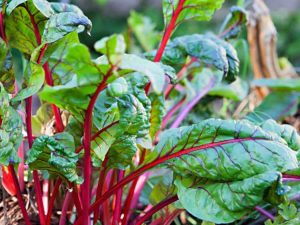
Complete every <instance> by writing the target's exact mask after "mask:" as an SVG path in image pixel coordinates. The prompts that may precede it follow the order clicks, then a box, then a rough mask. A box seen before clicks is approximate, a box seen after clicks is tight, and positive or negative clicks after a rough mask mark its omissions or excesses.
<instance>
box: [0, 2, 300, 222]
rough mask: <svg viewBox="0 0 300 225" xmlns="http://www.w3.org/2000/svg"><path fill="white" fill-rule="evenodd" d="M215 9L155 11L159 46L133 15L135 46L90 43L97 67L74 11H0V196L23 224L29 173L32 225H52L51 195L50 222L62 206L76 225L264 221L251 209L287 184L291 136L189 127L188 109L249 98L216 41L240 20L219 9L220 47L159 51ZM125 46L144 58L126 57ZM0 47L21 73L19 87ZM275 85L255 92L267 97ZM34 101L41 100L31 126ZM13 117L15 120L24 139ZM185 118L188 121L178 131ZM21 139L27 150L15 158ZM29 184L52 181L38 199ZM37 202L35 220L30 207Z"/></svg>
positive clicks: (268, 126) (84, 22) (295, 153)
mask: <svg viewBox="0 0 300 225" xmlns="http://www.w3.org/2000/svg"><path fill="white" fill-rule="evenodd" d="M222 4H223V0H218V1H209V0H174V1H171V0H163V13H164V18H165V19H164V20H165V27H164V31H163V35H162V36H161V40H160V39H159V37H160V34H159V32H157V31H155V26H154V25H153V23H152V22H151V21H150V20H149V19H148V18H146V17H144V16H142V15H139V14H138V13H134V12H133V13H132V14H131V17H130V18H129V20H128V23H129V26H130V28H131V31H132V32H133V34H134V36H135V42H136V43H135V45H134V44H132V39H131V37H130V36H127V35H125V36H124V35H120V34H115V35H111V36H109V37H105V38H103V39H101V40H99V41H97V42H96V43H95V45H94V48H95V51H96V52H97V53H98V57H97V58H93V57H92V56H91V54H90V51H89V49H88V48H87V47H86V46H85V45H83V44H82V43H80V41H79V39H78V33H79V32H82V31H84V30H85V31H87V32H90V29H91V22H90V20H89V19H88V18H87V17H86V16H85V15H84V14H83V13H82V11H81V10H80V9H79V8H78V7H76V6H74V5H70V4H64V3H49V2H47V1H45V0H27V1H26V0H21V1H20V0H11V1H7V2H2V13H1V17H0V25H1V26H0V34H1V38H2V40H1V41H2V42H1V54H0V55H1V58H0V59H1V65H2V68H1V69H2V72H1V79H0V80H1V89H0V94H1V95H0V97H1V98H0V101H1V110H0V116H1V122H0V124H1V130H0V131H1V133H0V134H1V135H0V137H1V142H0V144H1V151H0V163H1V165H2V166H3V168H8V169H9V173H7V174H6V175H5V176H6V178H5V179H6V180H7V179H8V178H11V180H12V182H13V184H14V186H13V188H14V189H15V190H13V191H10V193H13V194H15V195H17V197H18V202H19V205H20V208H21V210H22V213H23V216H24V220H25V223H26V224H27V225H29V224H31V221H30V216H29V215H28V212H27V211H26V208H25V204H24V201H23V199H22V189H21V188H20V184H21V183H22V182H24V180H23V178H22V176H21V175H20V174H21V173H20V174H19V180H18V179H17V175H16V172H15V170H14V169H15V168H14V167H16V166H18V165H19V166H21V165H23V164H24V162H25V164H28V166H29V171H30V172H32V174H33V180H34V191H35V195H36V196H35V199H36V202H37V206H38V210H39V220H40V223H41V224H42V225H48V224H51V219H52V213H53V211H54V203H55V201H56V199H57V197H58V194H59V193H60V192H62V193H61V194H63V195H65V200H64V202H63V205H62V206H61V207H60V208H61V209H62V214H61V216H60V224H63V223H64V222H65V221H66V218H67V209H68V207H69V206H70V205H71V204H73V208H74V209H73V211H74V214H75V217H74V218H71V222H72V223H73V224H75V225H76V224H84V225H87V224H90V223H91V222H92V221H93V224H97V223H101V224H104V225H108V224H122V225H126V224H136V225H141V224H144V223H146V222H147V221H152V223H153V224H171V223H172V222H173V221H174V220H175V219H176V218H177V217H178V215H179V214H180V213H181V212H183V211H187V212H188V213H190V214H191V215H192V216H193V217H195V218H197V219H199V220H202V221H203V224H211V223H231V222H235V221H239V220H241V219H242V218H243V217H246V216H247V215H249V214H250V213H251V212H253V211H255V210H257V211H259V212H261V213H263V214H265V215H269V216H270V214H268V212H266V211H265V210H264V209H263V208H261V207H260V206H259V205H265V204H271V205H275V206H277V205H279V204H281V203H282V202H286V200H287V197H286V194H287V192H288V190H289V188H288V186H287V185H286V184H285V182H291V181H293V182H299V180H300V174H299V161H298V160H299V147H300V137H299V136H298V134H297V132H296V130H295V129H294V128H293V127H291V126H288V125H279V124H277V123H276V122H275V121H274V120H271V119H270V120H263V121H260V120H256V119H255V118H253V117H248V118H250V119H248V120H247V118H245V119H242V120H232V119H231V118H226V119H213V118H210V119H206V120H204V119H202V118H201V117H200V116H199V117H200V119H199V118H198V117H197V115H195V112H197V110H199V109H195V107H196V106H198V107H199V102H200V100H205V101H206V103H207V104H208V105H209V104H211V103H213V102H214V101H212V99H213V100H215V99H216V98H217V97H216V96H218V97H219V98H221V97H225V98H228V99H230V100H231V101H237V100H242V99H243V98H245V97H246V96H247V91H248V89H249V87H248V84H247V82H246V81H245V79H242V78H239V77H238V75H239V71H240V69H239V68H240V61H239V59H238V54H237V52H236V50H235V48H234V47H233V45H232V44H231V43H230V42H229V41H228V40H230V39H233V38H235V37H237V35H238V33H239V31H240V30H241V26H242V25H243V24H244V23H245V22H246V21H247V12H246V11H245V10H243V9H242V8H234V9H232V11H231V13H230V17H228V19H227V20H226V23H224V25H223V30H222V32H221V33H220V34H219V35H215V34H212V33H209V34H193V35H184V36H179V37H177V38H174V39H171V36H172V35H173V33H174V31H175V30H176V28H178V27H179V25H180V24H182V23H183V22H185V21H186V20H197V21H205V20H210V19H211V17H212V15H213V14H214V12H215V11H216V10H217V9H219V8H221V6H222ZM137 43H139V44H140V45H141V47H142V49H143V50H144V51H147V52H146V53H144V54H140V55H137V54H128V53H127V48H129V47H131V48H138V47H137V45H136V44H137ZM157 45H158V48H157V49H156V50H153V48H155V46H157ZM12 49H14V51H16V50H17V51H18V52H19V53H20V54H21V55H22V60H23V62H24V67H23V70H22V77H19V78H18V77H16V75H15V72H14V69H15V65H14V63H13V60H12V58H11V51H12ZM139 52H142V51H141V50H139ZM15 80H17V82H15ZM258 82H263V81H258ZM276 82H277V81H268V82H267V83H268V85H269V86H272V87H274V86H276V87H278V85H277V83H276ZM16 83H20V84H22V85H21V86H18V85H16ZM274 83H275V84H274ZM291 83H292V84H290V82H287V83H286V82H281V83H280V85H281V86H282V87H281V88H284V89H286V88H288V89H291V90H292V91H297V90H298V89H297V88H298V87H297V83H295V82H291ZM256 85H259V83H256ZM263 85H265V83H264V84H263ZM33 96H36V97H38V98H39V100H40V101H41V106H40V108H39V109H38V111H37V113H36V115H33V113H32V98H33ZM224 102H225V101H224ZM223 107H224V109H223V110H222V114H223V115H224V114H226V112H225V111H226V109H227V106H226V105H223ZM228 107H229V106H228ZM17 110H19V111H24V112H25V115H26V116H25V120H24V121H23V122H24V124H25V126H24V129H25V130H26V135H23V133H22V122H21V121H22V119H21V117H20V116H19V114H18V111H17ZM193 110H195V111H193ZM200 110H203V111H204V110H205V108H204V109H200ZM165 112H166V113H165ZM191 114H192V115H193V116H195V117H197V118H198V119H199V120H201V122H199V123H196V124H189V118H188V116H189V115H191ZM207 114H208V116H205V117H212V116H211V114H210V112H209V110H208V113H207ZM215 115H219V114H218V113H215ZM224 117H226V115H224ZM249 120H251V121H249ZM53 124H54V125H53ZM182 124H186V125H187V126H182ZM22 141H23V142H25V141H27V142H28V145H29V150H28V152H27V154H26V156H25V157H21V160H20V159H19V158H18V157H16V156H17V152H18V149H19V146H20V144H21V142H22ZM19 151H20V150H19ZM22 163H23V164H22ZM23 169H24V167H23ZM5 179H3V180H5ZM41 181H42V182H48V183H53V186H52V188H51V189H50V192H51V194H49V193H44V195H43V194H42V190H41V185H40V182H41ZM62 185H65V186H67V188H68V190H70V191H64V190H62V189H60V187H61V186H62ZM6 187H7V189H9V188H8V186H6ZM145 191H148V194H145ZM48 196H50V198H49V199H48V200H49V201H48V204H47V209H48V210H47V212H46V211H45V208H46V207H45V203H44V202H43V201H42V198H43V197H44V198H48ZM142 197H143V198H144V200H143V201H142V200H141V199H142ZM71 199H72V203H71ZM141 202H143V204H142V205H141V204H140V203H141ZM147 205H148V206H147ZM284 211H286V210H285V209H283V212H284ZM294 211H295V210H294ZM158 212H159V213H160V214H159V216H157V213H158ZM91 214H93V217H91V216H90V215H91ZM294 214H295V213H294ZM294 214H293V213H291V215H288V219H289V220H291V219H294V218H292V217H293V216H295V215H294ZM280 215H281V216H283V215H284V216H285V217H283V218H284V219H286V218H287V217H286V216H287V214H286V213H282V214H280ZM271 216H272V215H271ZM272 219H273V217H272ZM206 221H207V222H206ZM275 222H276V221H275Z"/></svg>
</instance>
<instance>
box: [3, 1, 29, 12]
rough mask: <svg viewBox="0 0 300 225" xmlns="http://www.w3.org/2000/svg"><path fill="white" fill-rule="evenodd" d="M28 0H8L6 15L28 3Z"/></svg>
mask: <svg viewBox="0 0 300 225" xmlns="http://www.w3.org/2000/svg"><path fill="white" fill-rule="evenodd" d="M27 1H28V0H8V1H7V6H6V10H5V11H6V13H7V14H8V15H10V14H11V13H12V11H13V10H14V9H15V8H17V7H18V6H19V5H21V4H23V3H24V2H27Z"/></svg>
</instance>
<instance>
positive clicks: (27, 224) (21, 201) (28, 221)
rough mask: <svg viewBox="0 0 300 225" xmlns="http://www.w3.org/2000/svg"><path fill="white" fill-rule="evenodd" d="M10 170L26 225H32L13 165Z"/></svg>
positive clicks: (9, 167)
mask: <svg viewBox="0 0 300 225" xmlns="http://www.w3.org/2000/svg"><path fill="white" fill-rule="evenodd" d="M8 169H9V172H10V174H11V175H12V178H13V182H14V186H15V188H16V191H17V199H18V204H19V206H20V208H21V211H22V214H23V217H24V220H25V223H26V225H31V223H30V220H29V216H28V213H27V210H26V208H25V204H24V200H23V196H22V193H21V189H20V186H19V183H18V178H17V176H16V173H15V169H14V166H13V165H12V164H9V165H8Z"/></svg>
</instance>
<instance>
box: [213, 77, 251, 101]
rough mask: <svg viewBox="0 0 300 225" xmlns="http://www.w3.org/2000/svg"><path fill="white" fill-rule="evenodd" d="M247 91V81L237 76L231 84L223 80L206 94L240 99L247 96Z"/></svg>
mask: <svg viewBox="0 0 300 225" xmlns="http://www.w3.org/2000/svg"><path fill="white" fill-rule="evenodd" d="M248 91H249V85H248V84H247V82H245V81H243V80H241V79H239V78H237V79H236V81H234V82H233V83H231V84H228V83H225V82H223V83H220V84H218V85H216V86H215V87H214V88H213V89H212V90H210V91H209V93H208V94H209V95H212V96H221V97H225V98H229V99H232V100H235V101H241V100H243V99H244V98H245V97H246V96H247V94H248Z"/></svg>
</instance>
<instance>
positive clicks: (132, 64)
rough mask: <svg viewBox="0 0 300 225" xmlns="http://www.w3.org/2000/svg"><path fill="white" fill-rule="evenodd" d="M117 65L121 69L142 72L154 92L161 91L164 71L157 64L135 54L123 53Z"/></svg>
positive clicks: (163, 82)
mask: <svg viewBox="0 0 300 225" xmlns="http://www.w3.org/2000/svg"><path fill="white" fill-rule="evenodd" d="M118 66H119V67H120V68H121V69H123V70H132V71H135V72H139V73H142V74H143V75H145V76H147V77H148V78H149V80H150V82H151V84H152V87H153V89H154V91H155V92H156V93H161V92H162V90H163V87H164V84H165V73H164V70H163V69H162V68H161V66H160V65H159V64H157V63H154V62H151V61H149V60H147V59H143V58H141V57H138V56H136V55H129V54H124V55H122V59H121V62H120V64H119V65H118Z"/></svg>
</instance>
